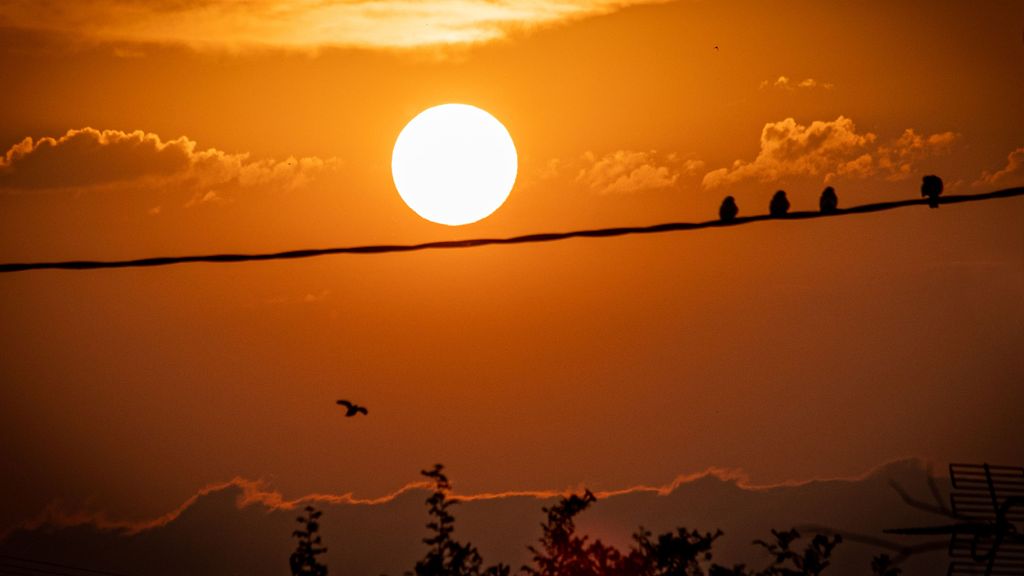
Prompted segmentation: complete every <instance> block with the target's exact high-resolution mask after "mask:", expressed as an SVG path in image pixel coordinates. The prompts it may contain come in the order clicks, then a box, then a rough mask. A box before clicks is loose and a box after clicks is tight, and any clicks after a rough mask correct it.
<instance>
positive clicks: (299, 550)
mask: <svg viewBox="0 0 1024 576" xmlns="http://www.w3.org/2000/svg"><path fill="white" fill-rule="evenodd" d="M305 510H306V513H305V514H304V515H302V516H299V517H298V518H297V519H296V521H297V522H298V523H299V524H301V525H302V529H300V530H296V531H294V532H292V536H293V537H295V538H298V539H299V543H298V545H297V546H296V547H295V552H292V555H291V557H290V558H289V559H288V564H289V565H290V566H291V569H292V576H327V566H325V565H323V564H321V563H319V562H317V559H316V557H317V556H319V555H320V554H323V553H324V552H327V548H324V547H323V546H321V545H320V544H321V543H322V540H321V539H320V535H319V534H317V531H319V530H320V522H319V519H320V516H321V515H322V514H323V512H320V511H319V510H317V509H315V508H313V507H312V506H306V509H305Z"/></svg>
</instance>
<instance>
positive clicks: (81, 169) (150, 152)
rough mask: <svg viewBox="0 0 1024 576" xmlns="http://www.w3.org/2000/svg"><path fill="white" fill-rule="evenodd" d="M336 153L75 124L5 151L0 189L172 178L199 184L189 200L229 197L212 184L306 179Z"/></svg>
mask: <svg viewBox="0 0 1024 576" xmlns="http://www.w3.org/2000/svg"><path fill="white" fill-rule="evenodd" d="M337 164H338V161H337V160H336V159H327V160H324V159H321V158H317V157H307V158H287V159H285V160H281V161H277V160H273V159H263V160H251V159H250V158H249V155H248V154H232V153H228V152H223V151H221V150H217V149H214V148H208V149H206V150H201V149H199V148H198V146H197V144H196V142H195V141H193V140H190V139H188V138H186V137H184V136H182V137H180V138H177V139H174V140H163V139H162V138H161V137H160V136H158V135H157V134H153V133H147V132H143V131H141V130H136V131H134V132H123V131H120V130H97V129H95V128H82V129H80V130H69V131H68V132H67V133H66V134H64V135H63V136H60V137H58V138H51V137H44V138H39V139H36V140H34V139H32V138H25V139H24V140H22V141H21V142H19V143H18V144H15V145H14V146H12V147H11V148H10V149H8V150H7V151H6V152H5V153H4V154H3V155H2V156H0V190H6V191H33V190H46V189H76V190H82V189H98V188H104V189H107V188H119V187H125V186H136V187H137V186H170V185H174V186H177V187H181V188H185V189H190V188H193V189H196V192H195V196H194V197H193V199H192V200H190V201H189V205H199V204H203V203H211V202H218V201H223V198H222V197H221V195H220V194H218V193H217V192H216V191H215V190H212V189H211V188H212V187H220V186H239V187H243V188H245V187H252V186H263V185H273V186H276V187H280V188H283V189H293V188H297V187H301V186H302V185H304V184H305V183H307V182H308V181H309V180H310V179H312V178H314V177H315V176H316V175H317V174H318V173H320V172H322V171H324V170H327V169H333V168H334V167H336V165H337Z"/></svg>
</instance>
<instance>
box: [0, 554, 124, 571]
mask: <svg viewBox="0 0 1024 576" xmlns="http://www.w3.org/2000/svg"><path fill="white" fill-rule="evenodd" d="M26 564H27V566H26ZM33 564H34V565H36V566H33ZM38 566H47V567H49V568H40V567H38ZM11 568H14V569H17V570H22V571H30V572H37V573H42V574H53V575H58V576H83V575H82V574H68V573H67V572H62V571H60V570H55V569H64V570H73V571H76V572H85V573H88V574H99V575H100V576H127V575H126V574H119V573H117V572H108V571H106V570H94V569H92V568H81V567H78V566H70V565H68V564H58V563H57V562H49V561H46V560H33V559H31V558H21V557H18V556H11V555H9V554H0V570H9V569H11Z"/></svg>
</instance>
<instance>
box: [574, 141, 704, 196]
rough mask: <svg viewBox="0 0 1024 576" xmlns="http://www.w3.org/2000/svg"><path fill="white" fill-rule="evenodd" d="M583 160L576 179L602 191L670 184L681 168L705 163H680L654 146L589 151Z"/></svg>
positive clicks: (626, 191)
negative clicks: (647, 149) (646, 149)
mask: <svg viewBox="0 0 1024 576" xmlns="http://www.w3.org/2000/svg"><path fill="white" fill-rule="evenodd" d="M695 163H696V164H695ZM583 164H584V165H583V168H581V169H580V171H579V172H578V173H577V175H576V181H577V182H580V183H582V184H584V185H586V186H587V187H588V188H589V189H591V190H593V191H594V192H597V193H599V194H631V193H635V192H641V191H644V190H659V189H663V188H670V187H672V186H673V185H675V183H676V180H678V179H679V175H680V171H683V172H690V171H693V170H694V169H699V168H701V167H703V163H701V162H699V161H695V160H690V161H687V162H684V163H682V164H681V165H680V163H679V162H678V160H677V158H676V157H675V155H673V154H668V155H661V154H658V153H657V152H656V151H654V150H652V151H650V152H640V151H634V150H617V151H615V152H611V153H608V154H605V155H604V156H602V157H600V158H598V157H597V156H596V155H595V154H594V153H593V152H587V153H586V154H584V156H583Z"/></svg>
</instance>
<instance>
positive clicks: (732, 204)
mask: <svg viewBox="0 0 1024 576" xmlns="http://www.w3.org/2000/svg"><path fill="white" fill-rule="evenodd" d="M739 213H740V208H739V206H737V205H736V199H735V198H733V197H732V196H726V197H725V200H722V205H721V206H719V207H718V219H719V220H721V221H722V222H732V221H733V219H734V218H736V215H737V214H739Z"/></svg>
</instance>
